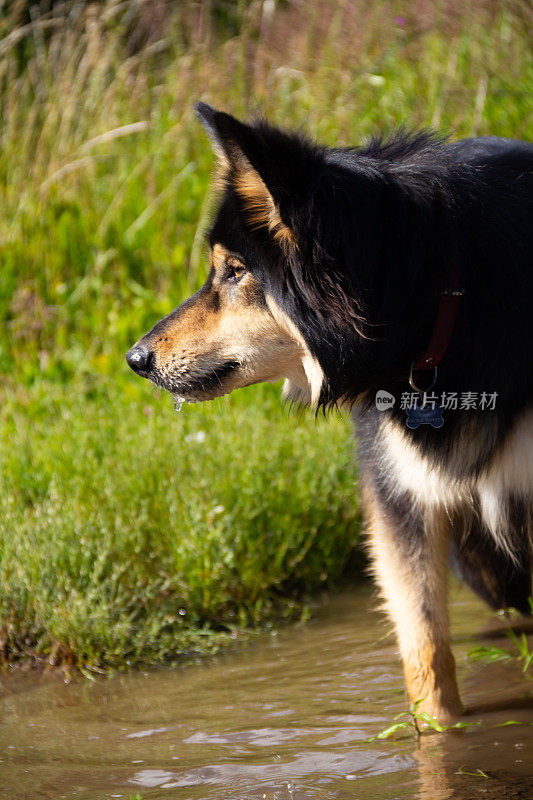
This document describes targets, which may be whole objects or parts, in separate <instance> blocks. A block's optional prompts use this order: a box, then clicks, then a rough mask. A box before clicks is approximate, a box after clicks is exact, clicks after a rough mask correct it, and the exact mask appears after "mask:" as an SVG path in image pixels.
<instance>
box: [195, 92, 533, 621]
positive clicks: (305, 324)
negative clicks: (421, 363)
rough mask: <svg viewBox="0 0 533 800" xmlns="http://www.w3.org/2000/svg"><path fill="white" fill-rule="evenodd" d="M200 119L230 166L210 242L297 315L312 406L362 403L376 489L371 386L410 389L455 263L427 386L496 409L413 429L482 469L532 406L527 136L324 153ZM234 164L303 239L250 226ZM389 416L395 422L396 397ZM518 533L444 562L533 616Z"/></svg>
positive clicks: (473, 537) (495, 599) (472, 538)
mask: <svg viewBox="0 0 533 800" xmlns="http://www.w3.org/2000/svg"><path fill="white" fill-rule="evenodd" d="M198 113H199V115H200V117H201V118H202V120H203V122H204V124H205V125H206V126H207V127H208V129H209V130H210V132H211V135H212V137H213V138H214V140H215V141H216V143H217V147H218V149H219V150H221V151H223V152H224V153H225V156H226V158H227V159H228V162H229V169H228V171H227V175H226V191H225V193H224V196H223V198H222V202H221V205H220V208H219V211H218V214H217V217H216V220H215V222H214V225H213V228H212V230H211V234H210V236H211V241H212V243H214V242H220V243H222V244H224V245H225V246H226V247H228V248H229V249H230V250H231V251H234V252H237V253H240V254H241V255H242V257H243V259H244V261H245V262H246V264H247V267H248V268H249V269H251V270H252V271H253V272H254V273H255V275H256V276H257V277H258V278H259V280H260V282H261V284H262V285H263V287H264V289H265V291H268V292H270V293H271V294H272V295H273V296H274V297H275V299H276V301H277V302H278V304H279V305H280V306H281V307H282V308H283V309H284V310H285V311H286V312H287V314H288V315H289V317H290V318H291V319H292V320H293V321H294V322H295V323H296V325H297V327H298V329H299V330H300V332H301V333H302V335H303V336H304V338H305V341H306V343H307V345H308V347H309V349H310V351H311V352H312V354H313V355H314V356H315V357H316V358H317V359H318V361H319V363H320V365H321V367H322V369H323V372H324V374H325V378H326V379H325V382H324V385H323V388H322V393H321V396H320V399H319V407H321V408H323V409H325V408H328V407H331V406H335V405H336V404H337V403H340V402H342V403H348V404H353V403H355V402H356V401H357V403H358V405H357V410H356V412H355V413H354V416H355V417H356V422H357V425H358V429H359V437H360V455H361V460H362V462H364V463H366V464H367V466H368V469H369V470H370V471H371V472H373V474H374V476H375V478H376V480H378V481H381V482H382V483H383V482H384V483H385V484H386V482H387V480H390V478H388V477H387V474H386V473H387V469H386V464H385V465H383V463H381V462H379V459H378V458H377V450H376V448H377V446H378V445H379V441H378V439H377V438H376V437H377V436H378V434H377V431H378V427H379V412H378V411H377V410H376V409H375V408H374V405H373V399H374V393H375V391H376V390H377V389H385V390H388V391H389V392H391V393H392V394H394V395H395V396H396V397H397V398H399V397H400V395H401V393H402V392H404V391H409V386H408V380H407V379H408V374H409V367H410V364H411V362H412V361H413V360H414V359H415V358H416V356H417V355H418V354H419V353H420V352H421V351H423V350H424V348H425V346H426V345H427V343H428V341H429V338H430V335H431V331H432V328H433V325H434V321H435V317H436V313H437V307H438V302H439V293H440V290H441V287H442V284H443V281H444V280H445V277H446V275H447V273H448V270H449V267H450V264H452V263H453V264H455V266H456V268H457V270H458V272H459V275H460V280H461V283H462V285H463V286H464V288H465V295H464V298H463V299H462V301H461V306H460V311H459V315H458V318H457V321H456V325H455V329H454V333H453V337H452V340H451V343H450V345H449V348H448V351H447V353H446V355H445V357H444V359H443V360H442V363H441V364H440V365H439V373H438V384H437V386H436V387H435V390H436V391H437V392H438V393H441V392H451V391H454V392H459V393H460V392H464V391H474V392H479V393H481V392H487V393H493V392H497V404H496V408H495V410H494V411H480V412H475V411H449V412H445V425H444V427H443V428H442V429H440V430H434V429H433V428H431V427H430V426H428V425H423V426H421V427H420V428H418V429H417V430H415V431H412V432H410V434H409V435H410V437H411V441H412V443H413V444H414V445H415V447H417V448H419V452H420V454H421V455H423V456H424V457H425V458H427V459H430V460H431V461H432V463H434V464H435V466H439V467H440V468H442V469H443V470H445V471H446V472H447V473H448V474H449V475H450V478H451V479H453V480H463V479H469V478H471V477H472V476H476V475H479V474H480V473H481V472H482V471H483V470H484V469H485V468H486V467H487V466H488V465H489V464H490V462H491V459H493V458H494V456H495V454H496V452H497V449H498V447H499V446H500V444H501V442H502V441H503V439H504V437H505V435H506V434H507V433H508V432H509V430H510V429H511V427H512V425H513V424H514V422H515V421H516V419H517V417H518V415H519V414H520V413H521V412H524V411H525V410H527V409H529V408H531V407H532V406H533V347H532V346H531V345H532V342H533V269H532V253H533V145H531V144H528V143H524V142H519V141H514V140H509V139H499V138H496V137H487V138H480V139H467V140H463V141H460V142H449V141H448V140H446V139H444V138H442V137H441V136H439V135H436V134H434V133H431V132H428V131H422V132H416V133H409V132H405V131H399V132H397V133H396V134H394V135H393V136H392V137H390V138H388V139H373V140H372V141H371V142H370V143H369V144H368V145H367V146H364V147H353V148H333V149H328V148H325V147H322V146H318V145H316V144H313V143H311V142H310V141H308V140H307V139H306V138H304V137H302V136H300V135H294V134H288V133H285V132H282V131H280V130H279V129H277V128H275V127H272V126H271V125H269V124H268V123H266V122H264V121H259V122H256V123H255V124H253V125H251V126H249V125H245V124H243V123H241V122H238V121H237V120H235V119H233V118H232V117H230V116H228V115H226V114H222V113H220V112H215V111H213V110H212V109H209V108H207V107H205V106H200V107H199V108H198ZM243 159H244V160H245V161H246V162H247V163H248V164H250V165H251V166H252V167H253V168H254V169H255V170H256V171H257V172H258V173H259V175H260V176H261V178H262V180H263V181H264V183H265V184H266V186H267V188H268V190H269V192H270V194H271V195H272V198H273V200H274V202H275V204H276V207H277V209H278V211H279V214H280V216H281V219H282V221H283V223H284V224H285V225H286V226H287V228H289V229H290V231H292V233H293V234H294V238H295V240H296V242H297V245H298V246H297V248H290V247H286V246H284V245H283V244H279V243H278V242H277V241H276V240H275V239H274V238H273V236H272V235H271V233H270V232H269V231H268V230H267V228H259V229H258V228H257V227H256V226H254V225H252V224H249V223H248V222H247V214H246V209H245V208H244V207H243V200H241V199H240V197H239V195H238V194H237V193H236V191H235V190H234V188H233V184H232V175H233V174H234V172H235V170H238V169H239V165H241V166H242V162H243ZM387 413H389V414H391V415H392V417H393V419H395V420H397V422H398V424H399V425H402V426H403V425H404V413H403V412H402V411H401V410H400V408H399V407H398V403H397V404H396V406H395V408H394V409H393V410H391V411H389V412H387ZM378 438H379V437H378ZM520 535H522V540H521V541H519V542H518V544H517V543H516V542H512V543H510V546H512V547H513V548H514V550H516V551H517V555H516V558H515V560H514V561H513V559H512V558H509V557H507V556H505V555H504V553H503V551H502V550H501V549H500V548H498V547H496V545H495V544H494V543H493V542H492V541H491V540H490V538H489V537H488V536H487V535H486V532H484V531H483V528H482V526H478V528H476V527H475V526H474V527H473V528H471V530H470V535H469V537H468V538H467V539H466V540H464V539H463V538H461V537H460V536H459V533H458V534H457V538H456V540H455V543H454V551H453V562H454V564H455V567H456V569H457V572H458V573H459V574H460V575H461V576H462V577H463V578H464V579H465V580H466V581H467V582H468V583H470V585H471V586H472V587H473V588H474V589H475V590H476V591H478V592H479V593H480V594H481V595H482V596H484V597H485V599H486V600H488V602H489V603H490V604H491V605H493V606H498V605H500V604H504V605H509V604H510V605H514V606H515V607H517V608H519V609H520V610H522V611H527V610H528V606H527V601H526V597H527V594H528V593H530V591H531V587H530V579H529V571H530V566H529V559H530V555H529V546H528V545H527V544H526V543H525V542H526V539H527V531H522V533H521V534H520ZM509 536H510V537H514V533H513V532H512V531H510V532H509ZM515 545H516V546H515Z"/></svg>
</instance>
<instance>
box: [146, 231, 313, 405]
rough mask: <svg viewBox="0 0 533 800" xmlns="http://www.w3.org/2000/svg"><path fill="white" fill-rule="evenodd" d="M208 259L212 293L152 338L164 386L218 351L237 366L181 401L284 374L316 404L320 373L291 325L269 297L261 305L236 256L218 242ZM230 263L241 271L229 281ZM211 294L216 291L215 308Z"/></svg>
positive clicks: (255, 286) (253, 280) (252, 281)
mask: <svg viewBox="0 0 533 800" xmlns="http://www.w3.org/2000/svg"><path fill="white" fill-rule="evenodd" d="M211 261H212V265H213V267H214V270H215V275H214V278H213V282H212V287H211V293H206V294H204V295H199V296H198V297H197V298H196V300H195V302H194V303H193V304H191V305H189V307H188V308H186V309H183V310H182V312H181V313H180V314H179V315H178V316H176V317H172V316H171V317H169V319H168V321H167V324H166V325H165V326H164V327H163V329H162V330H160V331H159V332H158V334H157V336H156V338H155V339H154V340H153V341H152V342H151V347H152V350H153V352H154V355H155V360H156V367H157V370H158V374H159V376H160V379H161V382H162V383H163V385H168V384H169V383H171V382H172V378H173V376H178V377H179V374H181V373H187V372H188V373H190V374H194V373H195V371H196V370H200V369H205V367H206V366H207V367H209V358H210V357H211V354H212V353H216V354H217V355H216V357H217V358H218V359H220V358H224V359H229V360H235V361H238V362H239V364H240V367H239V368H238V369H237V370H236V371H235V372H233V373H232V374H231V375H230V376H228V377H227V378H226V379H225V380H224V381H223V382H221V383H220V385H217V386H216V389H215V388H211V389H210V390H208V391H207V390H206V391H201V392H199V393H198V394H197V395H196V396H195V397H194V398H185V399H191V400H208V399H212V398H213V397H216V396H221V395H223V394H227V393H229V392H231V391H233V390H234V389H237V388H240V387H242V386H248V385H250V384H252V383H260V382H274V381H278V380H280V379H281V378H286V379H288V380H289V381H290V383H291V385H292V386H293V387H298V391H299V392H300V393H301V396H302V398H304V399H306V400H307V401H308V402H313V403H314V402H316V401H317V400H318V397H319V395H320V389H321V387H322V382H323V379H324V376H323V373H322V370H321V368H320V365H319V364H318V362H317V361H316V359H315V358H313V356H312V355H311V353H310V351H309V348H308V347H307V345H306V343H305V340H304V339H303V337H302V335H301V334H300V332H299V331H298V329H297V328H296V326H295V325H294V323H293V322H292V321H291V320H290V319H289V317H288V316H287V315H286V314H285V313H284V312H283V311H282V309H281V308H279V306H278V305H277V303H276V302H275V301H274V299H273V298H272V297H267V298H266V306H265V298H264V295H263V292H262V289H261V287H260V286H259V284H258V282H257V280H256V278H254V276H253V275H252V274H251V273H250V272H247V271H246V270H245V265H244V264H243V263H242V260H241V259H240V258H239V257H238V256H237V255H235V254H234V253H231V252H229V251H228V250H227V249H226V248H225V247H223V246H222V245H221V244H220V243H216V244H215V245H214V246H213V250H212V253H211ZM228 265H229V266H231V267H233V268H235V269H239V268H240V269H243V270H244V273H243V275H242V278H241V279H240V280H239V281H238V283H235V284H233V285H228V282H227V281H226V280H225V279H224V276H225V274H226V270H227V267H228ZM212 293H216V294H217V295H218V308H217V310H215V308H216V305H214V304H213V303H212V302H211V300H212Z"/></svg>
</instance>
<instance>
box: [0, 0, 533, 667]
mask: <svg viewBox="0 0 533 800" xmlns="http://www.w3.org/2000/svg"><path fill="white" fill-rule="evenodd" d="M50 5H51V6H53V8H52V11H50V13H49V14H47V15H44V16H42V17H39V16H38V15H37V14H36V13H33V14H29V15H27V16H26V17H22V16H20V15H19V16H17V13H18V12H19V11H20V9H21V8H22V7H23V6H24V4H21V3H17V4H8V7H7V10H3V11H1V12H0V114H1V120H2V124H1V125H0V208H1V209H2V214H1V216H0V258H1V266H0V321H1V324H0V446H1V451H0V486H1V496H2V504H3V509H2V511H3V513H2V515H1V517H0V587H1V589H0V653H1V654H2V657H3V659H4V660H8V659H15V658H20V657H32V656H37V657H46V658H51V659H52V660H53V661H55V662H58V661H67V662H72V663H75V664H79V665H86V666H87V667H89V668H101V667H105V666H106V665H110V664H111V665H120V664H124V663H125V662H131V663H135V662H141V661H143V662H150V661H158V660H162V659H168V658H173V657H176V656H177V655H179V654H180V653H183V652H190V651H195V652H198V651H205V650H209V649H212V648H215V647H218V646H219V645H220V644H223V643H225V642H226V641H233V639H234V638H235V637H238V636H239V635H240V632H242V631H244V630H248V629H250V628H251V627H253V626H256V625H258V624H260V623H265V622H268V621H270V620H273V619H275V618H276V617H277V615H279V614H282V615H283V614H291V613H297V609H298V598H301V597H302V594H303V593H305V592H308V591H312V590H314V589H316V588H317V587H318V586H320V585H323V584H326V583H327V582H328V581H334V580H335V579H337V578H338V576H339V575H340V574H341V573H342V571H343V569H344V568H345V566H346V564H347V562H348V561H349V559H350V555H351V553H352V552H353V549H354V546H355V544H356V541H357V531H358V523H357V502H356V497H355V491H354V486H353V469H352V457H351V447H352V445H351V440H350V430H349V425H348V424H347V423H346V422H345V421H342V420H341V419H339V418H337V417H334V418H333V419H332V420H330V421H329V422H328V423H326V422H324V421H322V420H320V421H318V422H315V420H314V418H313V416H312V415H311V414H304V415H302V416H295V415H291V416H289V414H288V412H287V411H286V410H285V409H283V408H282V407H281V406H280V404H279V401H278V398H277V394H278V393H277V390H275V389H272V387H259V388H252V389H249V390H246V391H242V392H241V393H240V394H238V395H237V396H236V397H231V398H227V399H224V400H221V401H217V402H215V403H212V404H210V405H209V406H205V407H189V408H186V409H185V410H184V411H183V412H182V413H181V415H175V414H174V413H173V412H172V411H171V404H170V398H169V397H166V396H164V397H161V396H159V395H157V396H155V397H154V392H153V389H152V388H151V387H150V385H148V383H146V382H143V381H141V380H140V379H138V378H136V377H135V376H134V375H133V374H131V373H130V372H129V371H128V369H127V367H126V365H125V362H124V353H125V351H126V350H127V349H128V347H129V346H131V344H132V343H133V342H134V341H136V339H137V338H138V337H139V336H140V335H141V334H142V333H143V332H145V331H146V330H147V329H148V328H149V327H150V326H151V325H152V324H153V323H154V322H155V321H156V320H157V319H158V318H159V317H160V316H162V315H163V314H165V313H167V312H169V311H170V310H171V309H172V308H173V307H175V306H176V305H177V304H178V303H179V302H180V301H181V300H182V299H183V298H184V297H185V296H186V295H187V294H189V293H190V292H192V291H193V290H195V289H196V288H197V287H198V286H199V285H200V284H201V282H202V281H203V279H204V278H205V275H206V259H205V252H204V248H203V245H202V237H203V231H204V228H205V225H206V223H207V221H208V220H209V216H210V213H211V209H212V203H213V197H212V194H211V193H210V192H209V190H208V186H209V178H210V172H211V168H212V162H213V159H212V155H211V152H210V148H209V145H208V142H207V139H206V137H205V135H204V133H203V132H202V131H201V129H200V127H199V125H198V123H197V122H196V120H195V118H194V114H193V111H192V106H193V103H194V102H196V101H197V100H198V99H204V100H207V101H208V102H211V103H212V104H213V105H215V106H218V107H222V108H225V109H228V110H231V111H233V112H234V113H237V114H248V113H250V112H253V111H254V110H257V109H260V110H261V111H262V112H264V113H265V114H267V115H268V116H270V117H271V118H272V119H273V120H274V121H276V122H278V123H281V124H284V125H290V126H300V125H304V126H305V128H306V129H307V130H308V132H309V133H310V134H311V135H314V136H317V137H318V138H320V139H322V140H324V141H325V142H327V143H330V144H333V143H337V142H338V143H345V144H349V143H353V142H356V141H358V140H360V139H361V138H362V137H364V136H366V135H368V134H370V133H373V132H376V131H379V130H387V129H390V128H391V127H393V126H395V125H399V124H401V123H405V124H407V125H408V126H421V125H433V126H440V127H442V128H443V129H445V130H451V131H453V133H454V134H455V135H470V134H482V133H493V134H498V135H504V136H516V137H522V138H533V116H532V114H531V108H530V97H531V87H532V85H533V59H532V56H531V51H530V39H529V34H530V25H529V21H528V13H529V6H528V4H527V2H526V0H523V1H520V0H515V2H511V1H510V0H506V2H505V3H495V2H492V1H491V2H489V0H486V2H481V3H479V4H476V5H475V7H474V5H473V4H464V6H463V4H458V8H457V9H456V10H455V11H454V12H453V14H452V13H451V12H450V8H451V7H450V5H449V4H448V3H444V2H442V3H435V4H431V6H430V7H429V6H428V5H427V4H424V3H422V2H420V3H418V2H414V3H410V4H408V5H406V4H405V3H399V2H398V3H397V2H394V0H378V1H377V2H375V3H372V4H368V3H365V4H363V3H361V4H359V3H357V2H355V3H354V2H352V0H342V2H340V3H331V4H329V5H328V4H325V3H323V2H319V0H311V1H310V2H308V3H298V4H296V3H292V2H289V1H288V0H286V2H279V3H274V4H266V3H262V2H240V3H229V2H228V3H224V2H216V3H207V2H206V3H202V2H196V3H194V4H193V3H170V2H168V3H159V4H158V7H159V8H160V9H161V8H163V12H161V13H160V12H157V13H155V11H154V12H153V13H151V11H150V1H149V0H148V1H147V2H145V3H142V4H131V3H123V2H118V1H117V0H107V1H105V2H101V3H98V4H96V3H88V4H84V3H80V2H75V3H74V2H66V3H61V4H50ZM12 9H15V10H12ZM17 10H18V11H17ZM204 434H205V437H204ZM326 437H327V438H326ZM181 612H185V613H181Z"/></svg>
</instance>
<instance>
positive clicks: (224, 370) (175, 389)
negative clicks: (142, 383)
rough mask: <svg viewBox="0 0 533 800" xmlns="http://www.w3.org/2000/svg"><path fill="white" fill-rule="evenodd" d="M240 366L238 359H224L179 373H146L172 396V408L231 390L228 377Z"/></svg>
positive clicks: (201, 400) (212, 397)
mask: <svg viewBox="0 0 533 800" xmlns="http://www.w3.org/2000/svg"><path fill="white" fill-rule="evenodd" d="M240 366H241V364H240V362H239V361H236V360H234V359H224V360H221V361H219V362H218V363H216V364H210V365H209V366H207V365H200V366H194V367H190V368H189V369H188V370H187V371H186V372H182V373H180V374H179V375H172V374H170V375H161V374H160V373H153V374H150V375H147V376H146V377H148V379H149V380H151V381H152V382H153V383H155V384H156V386H159V387H161V388H162V389H166V390H167V391H168V392H170V393H171V395H172V396H173V398H174V408H176V409H177V410H179V409H180V408H181V406H182V404H183V403H201V402H203V401H205V400H213V399H214V398H215V397H221V396H222V395H224V394H227V393H228V392H230V391H231V390H232V388H233V387H232V386H231V385H230V384H229V383H228V378H229V377H230V376H231V375H232V374H233V373H234V372H235V371H236V370H237V369H239V367H240Z"/></svg>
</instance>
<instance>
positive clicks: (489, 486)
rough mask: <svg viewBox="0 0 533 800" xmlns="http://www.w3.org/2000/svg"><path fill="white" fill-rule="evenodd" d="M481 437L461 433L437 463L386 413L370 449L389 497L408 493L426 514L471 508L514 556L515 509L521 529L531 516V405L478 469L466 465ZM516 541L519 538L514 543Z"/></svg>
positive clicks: (525, 528) (525, 529)
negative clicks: (519, 508) (519, 517)
mask: <svg viewBox="0 0 533 800" xmlns="http://www.w3.org/2000/svg"><path fill="white" fill-rule="evenodd" d="M476 439H477V440H478V441H477V444H478V445H479V444H480V439H479V437H475V436H474V437H472V436H471V435H465V436H459V437H457V438H456V439H455V440H454V442H453V447H451V448H450V452H449V454H448V458H447V459H445V460H442V461H439V462H436V461H435V460H434V459H432V458H431V457H430V456H428V455H425V454H424V453H423V452H422V451H421V450H420V448H419V447H417V446H416V445H415V444H414V442H413V440H412V439H411V436H410V431H409V430H408V429H406V428H404V427H403V426H402V425H401V424H400V423H398V421H395V420H392V419H391V418H390V417H387V418H383V419H382V421H381V424H380V425H379V429H378V432H377V435H376V438H375V449H374V453H375V456H376V457H377V462H378V465H379V471H380V473H381V476H382V478H383V481H384V483H385V485H386V486H387V491H388V493H389V497H390V499H391V500H395V499H398V498H400V497H401V496H405V495H407V496H408V497H409V498H410V502H411V503H412V504H413V505H414V506H416V507H417V508H418V510H419V511H420V512H422V513H423V515H424V516H425V518H426V519H428V520H429V519H430V518H431V516H432V512H435V511H441V510H442V509H443V508H444V509H445V511H446V512H447V513H448V514H449V515H452V514H454V513H455V512H461V513H462V515H464V514H470V513H475V514H476V516H477V517H478V518H479V521H480V522H481V523H482V525H483V527H484V528H485V529H486V530H487V531H488V532H489V533H490V534H491V535H492V537H493V538H494V540H495V542H496V544H497V545H498V547H499V548H501V549H502V550H505V551H506V552H507V553H508V554H509V555H512V552H511V551H512V549H513V538H514V537H513V536H511V537H510V536H509V534H510V529H511V528H512V527H513V525H514V526H515V527H516V508H517V505H520V507H521V509H522V518H521V520H520V522H519V527H520V529H521V530H520V531H517V532H516V534H517V535H518V536H520V535H521V534H522V533H523V534H524V535H526V533H529V535H531V520H532V519H533V409H529V410H527V411H526V412H523V413H522V414H521V416H520V417H519V418H518V419H517V421H516V422H515V424H514V426H513V427H512V429H511V431H510V433H509V434H508V435H507V436H506V437H505V439H504V440H503V441H502V442H501V443H499V444H498V445H497V446H496V447H495V448H494V450H493V452H492V453H491V455H490V458H488V459H487V461H486V463H485V465H484V466H483V467H482V469H481V470H479V469H478V470H472V471H471V472H470V474H469V473H468V469H465V465H466V466H467V465H468V464H469V463H474V462H475V460H476V457H477V452H476V451H477V450H478V447H476ZM516 543H517V544H519V542H516Z"/></svg>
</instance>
